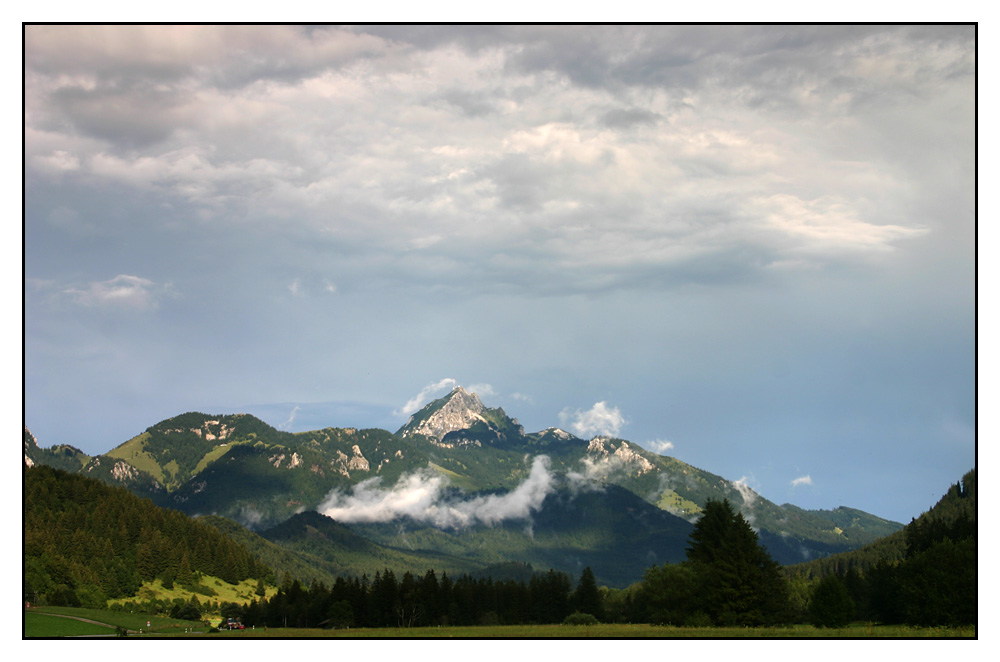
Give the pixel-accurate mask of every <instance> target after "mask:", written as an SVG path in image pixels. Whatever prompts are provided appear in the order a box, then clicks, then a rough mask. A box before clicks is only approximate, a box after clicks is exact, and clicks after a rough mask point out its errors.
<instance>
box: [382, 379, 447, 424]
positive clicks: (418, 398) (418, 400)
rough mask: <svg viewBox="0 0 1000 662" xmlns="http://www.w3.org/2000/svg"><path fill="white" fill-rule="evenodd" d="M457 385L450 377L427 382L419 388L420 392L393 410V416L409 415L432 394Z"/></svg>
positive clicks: (421, 405) (425, 402)
mask: <svg viewBox="0 0 1000 662" xmlns="http://www.w3.org/2000/svg"><path fill="white" fill-rule="evenodd" d="M457 385H458V382H456V381H455V380H454V379H452V378H451V377H445V378H444V379H442V380H441V381H439V382H435V383H433V384H428V385H427V386H425V387H423V388H422V389H420V393H417V394H416V395H415V396H413V397H412V398H410V399H409V400H408V401H407V402H406V404H405V405H403V406H402V407H401V408H399V409H397V410H396V411H394V412H393V415H395V416H409V415H410V414H412V413H413V412H415V411H417V410H418V409H420V408H421V407H423V406H424V405H425V404H427V402H428V401H429V400H430V399H431V397H432V396H434V395H437V394H438V393H441V392H443V391H445V390H449V389H453V388H455V386H457Z"/></svg>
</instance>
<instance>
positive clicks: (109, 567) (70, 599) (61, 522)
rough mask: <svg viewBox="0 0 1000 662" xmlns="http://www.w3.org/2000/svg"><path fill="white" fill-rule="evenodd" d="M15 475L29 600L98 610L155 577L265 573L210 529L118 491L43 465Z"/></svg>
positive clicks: (232, 577) (229, 577)
mask: <svg viewBox="0 0 1000 662" xmlns="http://www.w3.org/2000/svg"><path fill="white" fill-rule="evenodd" d="M22 476H23V486H24V501H23V508H24V511H23V522H24V529H23V535H24V548H23V559H24V584H25V591H26V592H29V593H30V594H31V595H32V596H34V598H33V599H35V600H38V599H40V600H43V601H44V602H47V603H48V604H65V605H70V606H79V605H80V604H83V605H84V606H92V607H104V605H105V600H106V599H107V598H116V597H130V596H132V595H134V594H135V593H136V591H138V589H139V587H140V586H141V585H142V582H144V581H151V580H152V579H154V578H157V577H160V578H167V577H170V578H171V581H172V580H173V579H174V578H176V579H177V581H188V582H191V581H193V579H191V578H190V576H191V575H192V574H193V573H196V572H201V573H204V574H206V575H212V576H215V577H220V578H222V579H223V580H225V581H227V582H230V583H237V582H239V581H240V580H243V579H247V578H261V577H265V576H269V575H270V570H269V569H268V568H267V567H266V566H264V565H262V564H260V563H258V562H256V561H255V560H254V559H253V557H252V556H251V555H250V553H249V552H247V550H245V549H244V548H242V547H240V546H239V545H237V544H235V543H233V542H232V541H231V540H230V539H228V538H226V537H225V536H223V535H222V534H220V533H219V532H218V531H216V530H215V529H212V528H209V527H206V526H203V525H202V524H200V523H198V522H195V521H193V520H191V519H190V518H188V517H187V516H186V515H183V514H181V513H179V512H177V511H172V510H166V509H162V508H158V507H157V506H155V505H153V504H152V503H150V502H149V501H148V500H146V499H140V498H139V497H137V496H136V495H134V494H132V493H130V492H128V491H127V490H125V489H123V488H120V487H112V486H109V485H106V484H104V483H102V482H100V481H97V480H93V479H91V478H89V477H86V476H83V475H78V474H70V473H67V472H65V471H62V470H59V469H53V468H51V467H46V466H35V467H30V468H29V467H25V468H24V470H23V474H22ZM185 578H186V579H185Z"/></svg>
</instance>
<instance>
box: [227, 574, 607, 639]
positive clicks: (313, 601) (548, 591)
mask: <svg viewBox="0 0 1000 662" xmlns="http://www.w3.org/2000/svg"><path fill="white" fill-rule="evenodd" d="M576 612H586V613H589V614H591V615H594V617H595V618H597V617H598V616H599V615H601V613H600V593H599V589H598V587H597V582H596V580H595V579H594V574H593V572H591V570H590V568H586V569H584V571H583V572H582V574H581V576H580V579H579V581H578V582H576V584H575V586H574V583H573V582H572V581H571V579H570V577H569V576H568V575H566V574H565V573H562V572H557V571H555V570H549V571H548V572H546V573H535V574H534V575H533V576H532V578H531V579H530V580H529V581H524V580H513V579H507V580H495V579H493V578H475V577H472V576H470V575H466V574H463V575H461V576H459V577H458V578H456V579H453V578H451V577H449V576H448V574H447V573H442V574H441V575H440V576H438V574H437V573H436V572H435V571H434V570H428V571H427V572H426V573H425V574H424V575H422V576H421V575H414V574H413V573H410V572H406V573H404V574H403V575H402V576H399V577H397V575H396V573H394V572H393V571H392V570H391V569H388V568H387V569H385V570H384V571H381V572H376V573H375V576H374V577H373V578H369V577H368V576H367V575H363V576H362V577H360V578H357V577H355V578H343V577H338V578H337V580H336V581H335V582H334V584H333V586H330V587H327V586H326V585H324V584H323V583H322V582H317V583H314V584H313V585H312V586H310V587H308V588H306V587H304V586H302V585H301V584H300V583H299V582H298V580H292V579H289V580H286V581H285V582H283V584H282V587H281V588H280V589H279V590H278V593H277V594H276V595H274V596H272V597H271V598H261V599H258V600H255V601H254V602H251V603H249V604H247V605H236V604H227V605H223V606H222V611H221V613H222V616H223V618H238V619H240V620H241V621H242V622H243V624H244V625H246V626H248V627H250V626H253V627H272V628H274V627H296V628H315V627H340V628H343V627H375V628H377V627H417V626H434V625H512V624H521V623H562V622H563V621H564V620H565V619H566V618H568V617H570V616H571V615H572V614H574V613H576ZM595 612H597V614H595Z"/></svg>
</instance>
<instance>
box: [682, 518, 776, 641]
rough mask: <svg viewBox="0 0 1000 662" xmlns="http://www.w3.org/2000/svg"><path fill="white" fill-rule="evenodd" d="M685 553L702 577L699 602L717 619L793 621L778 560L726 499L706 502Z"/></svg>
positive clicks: (731, 621)
mask: <svg viewBox="0 0 1000 662" xmlns="http://www.w3.org/2000/svg"><path fill="white" fill-rule="evenodd" d="M687 556H688V562H689V563H690V564H691V565H692V567H693V568H694V570H695V574H696V575H697V576H698V587H699V588H698V600H697V604H698V605H699V606H700V607H701V610H702V611H704V612H705V613H707V614H708V615H709V616H710V617H711V618H712V620H713V622H715V623H717V624H720V625H750V626H759V625H773V624H776V623H783V622H787V621H788V620H789V617H790V614H789V603H788V587H787V584H786V581H785V579H784V577H783V576H782V575H781V572H780V570H779V566H778V564H777V563H775V562H774V560H772V559H771V557H770V556H769V555H768V553H767V551H766V550H764V549H763V548H762V547H760V545H759V544H758V539H757V534H756V533H755V532H754V531H753V529H752V528H750V525H749V524H748V523H747V521H746V520H745V519H744V518H743V515H742V514H740V513H737V512H734V511H733V508H732V506H731V505H730V504H729V501H728V500H723V501H721V502H720V501H709V502H708V503H707V504H705V510H704V514H703V515H702V518H701V519H700V520H698V522H697V523H696V524H695V527H694V530H693V531H692V533H691V544H690V546H689V547H688V554H687Z"/></svg>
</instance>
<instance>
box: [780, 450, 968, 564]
mask: <svg viewBox="0 0 1000 662" xmlns="http://www.w3.org/2000/svg"><path fill="white" fill-rule="evenodd" d="M976 491H977V490H976V470H975V469H972V470H971V471H969V472H968V473H966V474H965V475H964V476H963V477H962V480H961V481H960V482H958V483H956V484H954V485H952V486H951V487H949V488H948V491H947V492H946V493H945V494H944V496H942V497H941V499H940V500H938V502H937V503H936V504H934V505H933V506H932V507H931V508H930V509H929V510H928V511H927V512H925V513H922V514H921V515H920V516H919V517H916V518H914V519H912V520H910V523H909V524H907V525H906V526H905V527H904V528H902V529H900V530H898V531H895V532H894V533H891V534H889V535H887V536H885V537H884V538H880V539H878V540H876V541H875V542H872V543H870V544H867V545H864V546H863V547H861V548H859V549H855V550H851V551H847V552H840V553H838V554H833V555H830V556H827V557H824V558H820V559H815V560H812V561H808V562H804V563H798V564H795V565H791V566H789V567H788V568H787V572H788V573H789V574H790V575H791V576H796V577H806V578H815V579H822V578H823V577H825V576H826V575H829V574H837V575H843V574H844V573H846V572H847V571H848V570H850V569H854V570H857V571H858V572H860V573H862V574H864V573H866V572H868V571H870V570H871V569H872V568H874V567H875V566H877V565H879V564H880V563H881V564H889V565H896V564H898V563H900V562H901V561H903V560H904V559H905V558H906V557H907V553H908V552H909V551H911V550H914V549H917V548H919V547H921V546H924V543H923V542H922V540H924V539H927V538H935V537H953V536H952V534H954V533H955V532H956V531H957V532H958V535H957V537H962V536H963V535H965V534H966V533H968V532H967V531H965V530H966V529H970V530H971V531H972V532H974V531H975V528H976V521H977V519H976V513H977V512H978V511H977V505H976Z"/></svg>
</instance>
